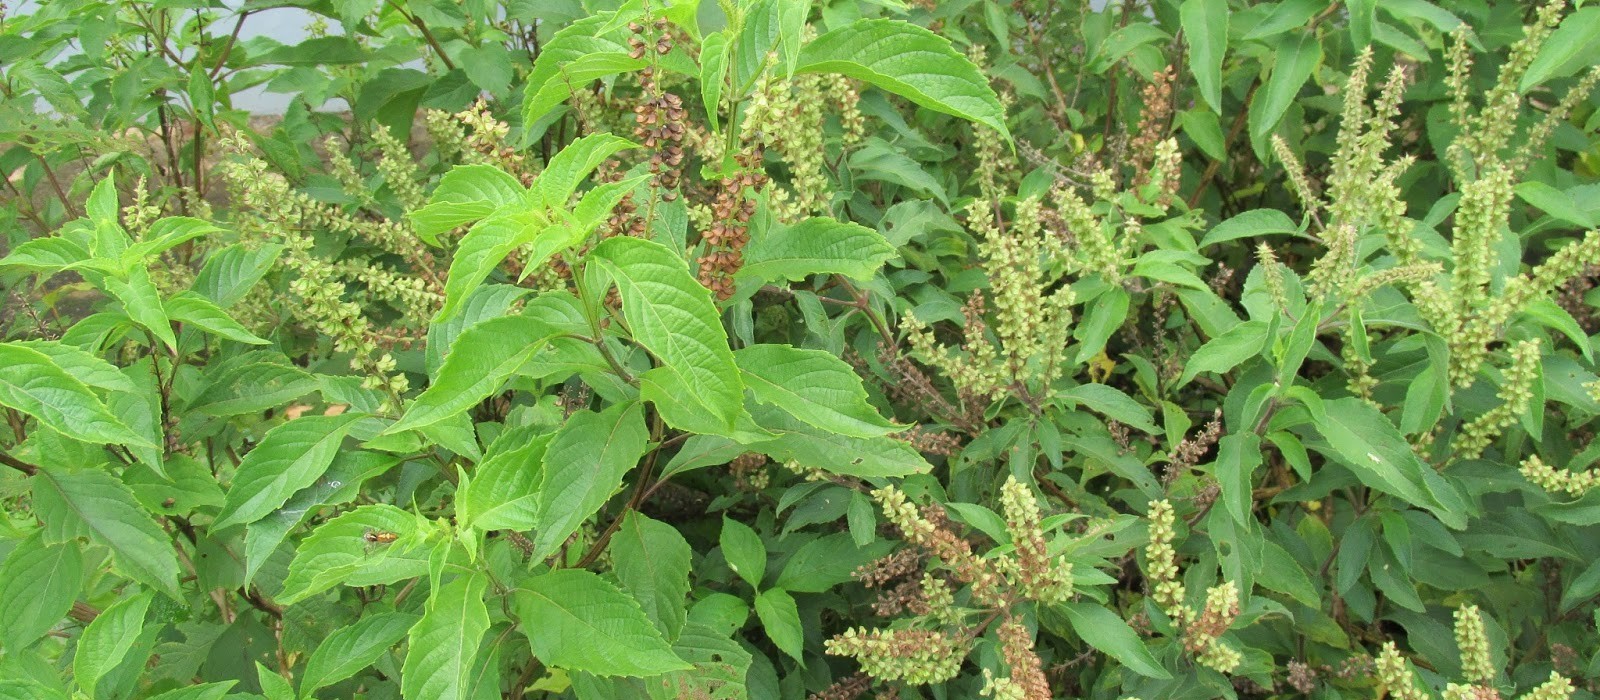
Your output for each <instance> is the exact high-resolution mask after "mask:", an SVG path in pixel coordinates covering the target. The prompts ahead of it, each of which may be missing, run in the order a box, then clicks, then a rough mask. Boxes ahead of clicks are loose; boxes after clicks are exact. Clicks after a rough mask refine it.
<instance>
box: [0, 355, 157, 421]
mask: <svg viewBox="0 0 1600 700" xmlns="http://www.w3.org/2000/svg"><path fill="white" fill-rule="evenodd" d="M7 344H8V345H15V346H18V347H24V348H28V349H29V350H37V351H39V352H41V353H44V354H45V355H47V356H49V357H50V361H51V362H54V363H55V365H56V366H57V367H60V368H61V369H63V370H66V372H67V373H68V374H70V375H72V376H73V378H74V379H77V380H78V381H80V382H83V383H84V384H86V385H88V386H91V387H94V388H97V389H104V390H106V391H107V392H109V393H110V394H112V395H113V396H114V395H115V394H118V393H129V394H131V393H135V392H138V391H139V390H140V389H139V385H138V384H135V383H134V382H133V380H132V379H129V378H128V375H126V374H123V373H122V370H120V369H117V366H116V365H113V364H111V363H110V362H106V361H105V360H103V359H101V358H100V356H99V355H95V354H92V353H90V352H87V351H85V350H83V349H81V348H77V347H74V346H72V345H66V344H64V343H61V342H58V341H54V340H14V341H11V342H10V343H7ZM107 408H108V409H110V406H107Z"/></svg>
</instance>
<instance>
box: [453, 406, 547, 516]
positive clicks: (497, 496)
mask: <svg viewBox="0 0 1600 700" xmlns="http://www.w3.org/2000/svg"><path fill="white" fill-rule="evenodd" d="M550 437H551V436H550V435H541V434H539V431H538V429H536V428H527V427H523V428H513V429H511V430H508V431H506V432H505V433H504V434H502V435H501V436H500V438H499V439H497V440H495V442H494V444H493V445H490V446H489V452H488V454H485V455H484V458H483V461H482V462H479V463H478V466H477V468H476V469H474V470H473V472H472V482H471V483H470V484H468V485H467V486H466V487H465V488H464V489H463V490H462V493H461V497H460V499H459V500H457V501H456V503H457V506H456V507H457V511H458V514H457V517H459V518H460V519H461V523H462V525H463V526H464V527H475V528H478V529H480V530H531V529H533V528H534V526H536V525H538V524H539V483H540V481H541V479H542V478H543V477H544V472H543V470H542V468H541V466H540V465H541V464H542V463H543V461H544V455H545V449H546V448H547V447H549V445H550Z"/></svg>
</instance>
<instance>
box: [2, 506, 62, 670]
mask: <svg viewBox="0 0 1600 700" xmlns="http://www.w3.org/2000/svg"><path fill="white" fill-rule="evenodd" d="M82 583H83V555H82V554H81V553H80V552H79V551H78V547H77V546H76V545H70V544H66V545H63V544H55V545H52V544H47V543H45V541H44V537H43V533H34V534H33V535H32V536H30V537H28V538H27V539H25V540H23V541H21V542H19V543H18V544H17V546H16V548H15V549H12V550H11V553H10V554H8V555H6V558H5V562H4V563H3V564H0V643H3V646H4V647H5V649H6V650H8V651H10V652H19V651H21V650H22V649H25V648H27V647H28V646H29V645H31V644H33V643H34V641H36V640H38V639H39V638H40V637H42V636H44V634H45V633H46V632H49V631H50V629H51V628H53V627H55V625H56V623H57V622H60V621H61V618H63V617H66V615H67V611H69V610H71V609H72V602H73V601H74V600H76V599H77V596H78V591H79V589H80V588H81V587H82Z"/></svg>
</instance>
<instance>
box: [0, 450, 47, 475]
mask: <svg viewBox="0 0 1600 700" xmlns="http://www.w3.org/2000/svg"><path fill="white" fill-rule="evenodd" d="M0 464H4V465H6V466H8V467H11V468H12V469H15V470H17V471H19V472H22V473H23V474H27V475H28V476H33V475H34V474H38V473H39V466H38V465H36V464H29V463H27V462H24V461H22V460H20V459H17V458H16V457H12V456H11V455H9V454H7V453H5V452H0Z"/></svg>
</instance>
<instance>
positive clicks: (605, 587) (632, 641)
mask: <svg viewBox="0 0 1600 700" xmlns="http://www.w3.org/2000/svg"><path fill="white" fill-rule="evenodd" d="M514 603H515V609H516V611H517V615H518V617H520V618H522V619H523V620H537V621H538V624H530V625H523V626H522V631H523V633H524V634H526V635H527V636H528V643H529V645H530V646H531V647H532V648H533V655H534V656H535V657H536V658H538V659H539V660H540V661H543V662H544V663H545V664H546V665H548V666H552V667H555V668H562V669H567V670H569V671H584V672H587V673H592V674H595V675H597V676H635V677H647V676H656V675H660V674H663V673H667V672H669V671H679V670H687V669H689V668H691V667H690V666H689V664H687V663H685V662H684V661H683V660H682V659H680V658H678V656H677V655H676V654H674V653H672V648H671V647H670V646H668V645H667V642H666V640H665V639H662V637H661V633H660V632H658V631H657V630H656V628H655V627H654V626H653V625H651V624H650V618H648V617H646V616H645V614H644V611H643V610H641V609H640V608H639V603H637V602H636V601H634V600H633V598H631V597H629V596H628V595H627V594H625V593H623V592H622V591H620V590H617V587H616V586H613V585H611V583H609V582H608V581H606V580H605V579H603V578H600V577H599V576H598V575H596V574H594V573H592V572H589V571H582V570H578V569H559V570H556V571H551V572H549V573H545V574H540V575H538V576H533V577H531V578H528V579H525V580H524V581H523V582H522V585H520V586H518V587H517V589H516V590H515V592H514Z"/></svg>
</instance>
